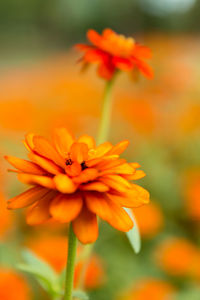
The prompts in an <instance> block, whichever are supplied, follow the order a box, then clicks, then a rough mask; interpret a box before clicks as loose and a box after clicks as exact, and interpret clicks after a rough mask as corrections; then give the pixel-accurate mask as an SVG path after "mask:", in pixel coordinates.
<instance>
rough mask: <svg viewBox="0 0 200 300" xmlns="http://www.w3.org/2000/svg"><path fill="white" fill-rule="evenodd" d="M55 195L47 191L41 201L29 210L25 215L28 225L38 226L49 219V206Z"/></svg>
mask: <svg viewBox="0 0 200 300" xmlns="http://www.w3.org/2000/svg"><path fill="white" fill-rule="evenodd" d="M55 195H56V193H55V192H54V191H49V192H48V193H47V194H46V195H44V196H43V197H42V199H40V200H39V201H38V202H37V203H36V204H35V205H34V206H33V207H31V208H30V209H29V211H28V213H27V215H26V221H27V223H28V224H29V225H39V224H41V223H44V222H45V221H47V220H48V219H49V218H50V217H51V216H50V213H49V205H50V202H51V201H52V199H53V198H54V197H55Z"/></svg>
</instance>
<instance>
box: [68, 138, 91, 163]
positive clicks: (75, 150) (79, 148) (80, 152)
mask: <svg viewBox="0 0 200 300" xmlns="http://www.w3.org/2000/svg"><path fill="white" fill-rule="evenodd" d="M70 153H71V159H72V161H74V162H77V163H79V164H81V163H82V162H84V161H86V160H87V159H88V146H87V145H86V144H84V143H74V144H73V145H72V146H71V150H70Z"/></svg>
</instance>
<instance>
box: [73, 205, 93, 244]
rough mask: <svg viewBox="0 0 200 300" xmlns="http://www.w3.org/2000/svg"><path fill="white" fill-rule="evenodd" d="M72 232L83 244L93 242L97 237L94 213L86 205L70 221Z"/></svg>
mask: <svg viewBox="0 0 200 300" xmlns="http://www.w3.org/2000/svg"><path fill="white" fill-rule="evenodd" d="M72 226H73V230H74V233H75V234H76V236H77V238H78V239H79V241H80V242H81V243H83V244H89V243H94V242H95V241H96V240H97V238H98V223H97V217H96V215H95V214H93V213H92V212H90V211H89V210H88V209H87V208H86V207H83V208H82V211H81V213H80V214H79V215H78V217H77V218H76V219H75V220H74V221H73V222H72Z"/></svg>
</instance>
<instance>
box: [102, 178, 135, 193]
mask: <svg viewBox="0 0 200 300" xmlns="http://www.w3.org/2000/svg"><path fill="white" fill-rule="evenodd" d="M99 181H101V182H103V183H105V184H106V185H107V186H109V187H110V188H112V189H114V190H116V191H119V192H125V191H126V190H127V188H130V187H131V184H130V183H129V182H128V181H127V180H126V179H125V178H123V177H121V176H119V175H113V174H112V175H105V176H102V177H99Z"/></svg>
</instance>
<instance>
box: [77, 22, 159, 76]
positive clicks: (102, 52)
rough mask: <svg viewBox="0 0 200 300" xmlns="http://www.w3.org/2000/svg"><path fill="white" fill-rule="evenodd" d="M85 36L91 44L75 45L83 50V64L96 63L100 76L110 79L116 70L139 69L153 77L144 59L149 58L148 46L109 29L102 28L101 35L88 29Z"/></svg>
mask: <svg viewBox="0 0 200 300" xmlns="http://www.w3.org/2000/svg"><path fill="white" fill-rule="evenodd" d="M87 38H88V40H89V41H90V42H91V44H92V45H85V44H78V45H76V47H77V48H78V49H79V50H80V51H82V52H84V56H83V58H82V61H83V65H84V66H87V65H88V64H90V63H97V64H98V65H99V66H98V74H99V76H100V77H102V78H104V79H106V80H110V79H111V78H112V77H113V75H114V73H115V71H116V70H122V71H132V70H135V69H137V70H139V71H141V72H142V73H143V74H144V75H145V76H146V77H147V78H150V79H151V78H152V77H153V71H152V69H151V67H150V66H149V65H148V64H147V63H146V62H145V59H149V58H151V51H150V49H149V48H148V47H145V46H142V45H140V44H138V43H136V42H135V40H134V39H133V38H131V37H129V38H126V37H125V36H123V35H119V34H117V33H115V32H114V31H113V30H111V29H108V28H107V29H104V30H103V32H102V35H100V34H99V33H97V32H96V31H95V30H92V29H90V30H88V32H87Z"/></svg>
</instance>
